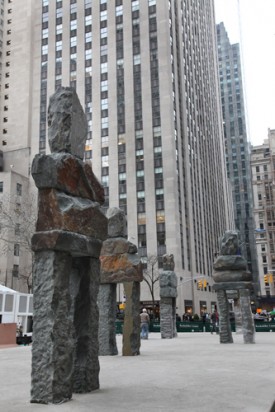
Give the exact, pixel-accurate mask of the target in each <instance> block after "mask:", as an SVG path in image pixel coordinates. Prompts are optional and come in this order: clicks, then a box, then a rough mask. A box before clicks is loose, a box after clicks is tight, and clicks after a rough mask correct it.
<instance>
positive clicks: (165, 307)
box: [160, 297, 177, 339]
mask: <svg viewBox="0 0 275 412" xmlns="http://www.w3.org/2000/svg"><path fill="white" fill-rule="evenodd" d="M160 331H161V338H162V339H172V338H175V337H176V336H177V326H176V299H175V298H172V297H162V298H161V300H160Z"/></svg>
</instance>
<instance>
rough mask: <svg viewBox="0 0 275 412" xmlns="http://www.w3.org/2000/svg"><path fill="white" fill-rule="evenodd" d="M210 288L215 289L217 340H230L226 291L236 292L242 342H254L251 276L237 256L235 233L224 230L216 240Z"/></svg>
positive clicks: (229, 341)
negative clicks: (217, 240) (218, 244)
mask: <svg viewBox="0 0 275 412" xmlns="http://www.w3.org/2000/svg"><path fill="white" fill-rule="evenodd" d="M213 267H214V271H213V279H214V281H215V284H214V285H213V289H214V290H216V291H217V299H218V306H219V329H220V342H221V343H233V338H232V332H231V327H230V321H229V303H228V296H227V292H228V293H229V292H230V294H232V291H237V293H238V296H239V300H240V308H241V318H242V331H243V337H244V343H254V342H255V327H254V321H253V317H252V312H251V304H250V290H251V289H252V288H253V285H252V275H251V273H250V272H249V271H248V270H247V262H246V260H245V259H244V258H243V257H242V256H240V242H239V233H238V232H237V231H226V232H225V233H224V235H223V237H222V239H221V242H220V255H219V256H218V257H217V259H216V260H215V262H214V265H213Z"/></svg>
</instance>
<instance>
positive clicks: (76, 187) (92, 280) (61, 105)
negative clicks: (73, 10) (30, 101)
mask: <svg viewBox="0 0 275 412" xmlns="http://www.w3.org/2000/svg"><path fill="white" fill-rule="evenodd" d="M48 113H49V116H48V122H49V143H50V147H51V150H52V151H53V152H69V153H71V154H72V155H73V156H71V155H66V154H65V155H64V154H58V153H57V154H52V155H50V156H36V158H35V159H34V162H33V166H32V173H33V177H34V180H35V183H36V185H37V187H38V189H39V204H38V209H39V210H38V221H37V232H36V233H35V234H34V236H33V237H32V249H33V250H34V252H35V260H34V270H33V277H34V329H33V357H32V387H31V396H32V398H31V402H38V403H62V402H65V401H67V400H69V399H70V398H71V396H72V391H73V390H74V391H75V392H78V393H87V392H90V391H92V390H95V389H98V388H99V360H98V308H97V295H98V288H99V280H100V261H99V255H100V250H101V246H102V241H103V240H105V239H106V237H107V223H108V222H107V218H106V217H105V215H104V213H103V212H102V210H101V209H100V206H99V203H103V201H104V194H103V188H102V186H101V185H100V184H99V183H98V181H97V179H96V178H95V176H94V174H93V172H92V169H91V167H90V166H89V165H88V164H84V163H83V162H82V161H81V160H79V159H76V158H75V156H77V157H78V158H80V159H82V158H83V154H84V147H85V140H86V134H87V121H86V116H85V113H84V112H83V110H82V107H81V105H80V102H79V100H78V97H77V95H76V92H75V90H73V89H71V88H61V89H59V90H58V91H56V92H55V94H54V95H53V96H52V97H51V99H50V106H49V111H48ZM95 201H96V202H95Z"/></svg>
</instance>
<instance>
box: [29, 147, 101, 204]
mask: <svg viewBox="0 0 275 412" xmlns="http://www.w3.org/2000/svg"><path fill="white" fill-rule="evenodd" d="M32 176H33V178H34V181H35V184H36V186H37V187H38V189H48V188H53V189H56V190H60V191H61V192H64V193H67V194H69V195H72V196H78V197H82V198H84V199H90V200H93V201H94V202H98V203H100V204H103V203H104V189H103V187H102V185H101V184H100V183H99V181H98V180H97V178H96V176H95V175H94V173H93V170H92V167H91V165H90V164H88V163H84V162H83V161H82V160H79V159H77V158H76V157H75V156H73V155H71V154H69V153H52V154H51V155H41V154H37V155H36V156H35V157H34V159H33V162H32Z"/></svg>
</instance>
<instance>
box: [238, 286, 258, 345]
mask: <svg viewBox="0 0 275 412" xmlns="http://www.w3.org/2000/svg"><path fill="white" fill-rule="evenodd" d="M240 306H241V312H242V329H243V339H244V343H255V325H254V319H253V315H252V311H251V302H250V292H249V290H247V289H242V290H240Z"/></svg>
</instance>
